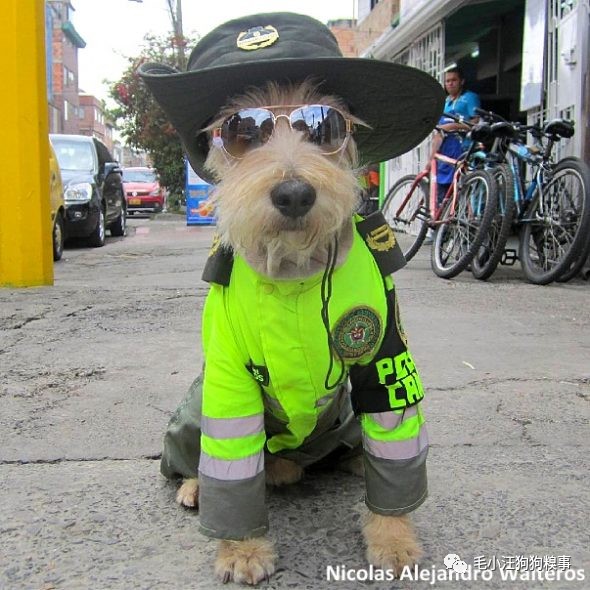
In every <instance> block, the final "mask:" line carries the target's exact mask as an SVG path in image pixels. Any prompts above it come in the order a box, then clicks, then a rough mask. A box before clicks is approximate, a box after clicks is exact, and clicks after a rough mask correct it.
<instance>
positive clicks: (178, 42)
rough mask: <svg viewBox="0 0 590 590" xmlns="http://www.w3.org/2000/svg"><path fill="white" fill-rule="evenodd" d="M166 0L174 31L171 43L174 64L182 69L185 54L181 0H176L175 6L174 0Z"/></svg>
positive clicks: (184, 65)
mask: <svg viewBox="0 0 590 590" xmlns="http://www.w3.org/2000/svg"><path fill="white" fill-rule="evenodd" d="M167 2H168V12H169V13H170V20H171V21H172V30H173V32H174V37H173V39H172V43H173V44H174V46H175V47H176V60H177V64H176V65H177V67H178V68H179V69H180V70H181V71H183V70H185V69H186V55H185V53H184V48H185V44H186V41H185V39H184V32H183V30H182V0H176V8H175V7H174V4H175V0H167Z"/></svg>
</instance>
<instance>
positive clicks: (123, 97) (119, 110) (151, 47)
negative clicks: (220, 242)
mask: <svg viewBox="0 0 590 590" xmlns="http://www.w3.org/2000/svg"><path fill="white" fill-rule="evenodd" d="M177 39H178V38H177V37H158V36H155V35H151V34H148V35H146V36H145V37H144V46H143V47H142V49H141V53H140V54H139V55H138V56H137V57H128V58H127V59H128V62H129V65H128V67H127V69H126V70H125V71H124V72H123V75H122V77H121V79H120V80H118V81H116V82H113V83H111V84H110V87H109V94H110V96H111V98H113V100H114V101H115V102H116V103H117V106H116V107H115V108H114V109H112V110H111V111H110V114H111V116H112V117H113V118H114V119H115V120H116V121H117V124H118V127H119V129H120V131H121V135H122V136H123V137H124V138H125V140H126V143H127V144H128V145H129V146H131V147H134V148H137V149H140V150H145V151H146V152H147V153H148V154H149V156H150V158H151V160H152V163H153V165H154V167H155V168H156V170H157V171H158V174H159V175H160V178H161V181H162V184H163V185H164V186H166V187H167V188H168V190H169V191H170V200H169V203H170V205H172V206H174V204H175V203H178V202H179V201H180V200H181V199H183V198H184V186H185V167H184V155H183V152H182V148H181V145H180V139H179V137H178V134H177V132H176V130H175V129H174V127H173V126H172V124H171V123H170V122H169V121H168V119H167V117H166V115H165V114H164V111H162V109H161V108H160V107H159V106H158V104H157V103H156V101H155V100H154V98H153V97H152V95H151V93H150V92H149V90H148V89H147V87H146V86H145V85H144V83H143V82H142V80H141V78H140V77H139V75H138V74H137V68H138V67H139V66H140V65H141V64H142V63H145V62H148V61H153V62H159V63H165V64H168V65H171V66H174V67H178V65H177V60H178V55H179V52H178V51H177V44H178V42H179V41H178V40H177ZM180 42H181V43H184V44H185V45H186V44H187V39H186V38H182V39H181V40H180ZM190 43H191V44H192V41H190Z"/></svg>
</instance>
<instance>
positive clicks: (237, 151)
mask: <svg viewBox="0 0 590 590" xmlns="http://www.w3.org/2000/svg"><path fill="white" fill-rule="evenodd" d="M273 129H274V121H273V116H272V113H271V112H270V111H267V110H266V109H243V110H241V111H238V112H237V113H235V114H233V115H232V116H231V117H229V118H227V119H226V120H225V121H224V123H223V125H222V126H221V138H222V139H223V145H224V147H225V149H226V150H227V151H228V153H229V154H230V155H232V156H235V157H236V158H241V157H242V156H243V155H244V154H245V153H246V152H248V151H249V150H252V149H254V148H257V147H260V146H261V145H262V144H264V143H266V142H267V141H268V140H269V138H270V136H271V135H272V132H273Z"/></svg>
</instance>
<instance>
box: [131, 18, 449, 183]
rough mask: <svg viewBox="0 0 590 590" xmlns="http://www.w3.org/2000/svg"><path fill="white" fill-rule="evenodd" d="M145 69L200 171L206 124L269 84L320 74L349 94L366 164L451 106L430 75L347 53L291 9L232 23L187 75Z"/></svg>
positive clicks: (324, 83) (413, 141)
mask: <svg viewBox="0 0 590 590" xmlns="http://www.w3.org/2000/svg"><path fill="white" fill-rule="evenodd" d="M139 74H140V76H141V77H142V78H143V80H144V81H145V83H146V84H147V86H148V88H149V89H150V90H151V92H152V93H153V95H154V97H155V98H156V100H157V101H158V103H159V104H160V106H161V107H162V109H163V110H164V111H165V113H166V114H167V116H168V117H169V119H170V121H171V122H172V124H173V125H174V126H175V127H176V129H177V131H178V133H179V135H180V137H181V139H182V143H183V145H184V148H185V150H186V152H187V155H188V158H189V161H190V163H191V165H192V167H193V169H194V170H195V172H197V174H199V175H201V176H203V177H204V178H209V175H208V174H207V172H205V171H204V170H203V164H204V162H205V158H206V157H207V153H208V151H209V143H208V139H207V137H206V134H204V133H202V131H201V130H202V129H203V128H204V127H206V126H207V125H208V123H209V122H211V121H212V120H213V118H214V117H215V116H216V115H217V113H218V112H219V110H220V108H221V107H222V106H223V105H224V104H225V103H226V102H227V100H228V99H229V98H231V97H233V96H236V95H238V94H242V93H243V92H244V91H245V90H246V89H247V88H248V87H251V86H262V85H264V83H265V82H267V81H271V80H273V81H276V82H278V83H281V82H295V83H297V82H300V81H303V80H305V79H306V78H310V77H311V78H312V79H313V80H314V81H317V82H319V83H320V91H322V92H325V93H326V94H334V95H337V96H339V97H341V98H342V99H343V100H344V101H345V102H346V103H347V105H348V107H349V109H350V112H351V113H352V114H353V115H355V116H356V117H358V118H360V119H362V120H363V121H365V122H366V123H367V124H368V125H370V128H365V127H361V126H358V127H357V128H356V130H355V134H354V138H355V140H356V142H357V146H358V149H359V154H360V157H361V161H362V163H363V164H369V163H375V162H381V161H384V160H389V159H391V158H394V157H395V156H399V155H400V154H403V153H404V152H407V151H408V150H410V149H411V148H413V147H414V146H415V145H417V144H418V143H420V142H421V141H422V140H423V139H424V138H425V137H426V135H428V133H429V132H430V131H431V130H432V129H433V128H434V126H435V125H436V124H437V122H438V119H439V117H440V114H441V113H442V110H443V105H444V92H443V89H442V87H441V85H440V84H439V83H438V82H437V81H436V80H435V79H434V78H433V77H432V76H430V75H429V74H427V73H425V72H423V71H421V70H417V69H415V68H410V67H407V66H402V65H399V64H394V63H390V62H386V61H379V60H374V59H365V58H348V57H343V56H342V53H341V51H340V49H339V47H338V43H337V41H336V38H335V37H334V35H333V34H332V33H331V31H330V30H329V29H328V28H327V27H326V26H325V25H323V24H322V23H320V22H319V21H317V20H315V19H313V18H311V17H309V16H305V15H301V14H293V13H289V12H275V13H267V14H254V15H251V16H244V17H240V18H237V19H235V20H232V21H229V22H226V23H224V24H222V25H220V26H219V27H217V28H216V29H213V30H212V31H211V32H210V33H209V34H207V35H206V36H205V37H203V38H202V39H201V40H200V41H199V42H198V43H197V45H196V46H195V48H194V49H193V51H192V53H191V56H190V59H189V62H188V66H187V71H186V72H178V71H177V70H175V69H174V68H171V67H170V66H167V65H163V64H156V63H146V64H143V65H142V66H141V67H140V68H139Z"/></svg>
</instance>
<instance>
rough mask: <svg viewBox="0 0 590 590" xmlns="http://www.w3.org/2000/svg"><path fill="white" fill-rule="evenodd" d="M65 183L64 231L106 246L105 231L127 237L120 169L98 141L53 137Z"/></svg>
mask: <svg viewBox="0 0 590 590" xmlns="http://www.w3.org/2000/svg"><path fill="white" fill-rule="evenodd" d="M49 139H50V140H51V143H52V145H53V148H54V149H55V154H56V156H57V161H58V162H59V167H60V170H61V176H62V180H63V183H64V201H65V206H66V215H65V231H66V236H67V237H68V238H85V239H86V240H87V241H88V243H89V245H91V246H94V247H100V246H104V243H105V234H106V229H107V228H108V229H109V230H110V232H111V235H112V236H124V235H125V229H126V207H127V204H126V201H125V192H124V189H123V181H122V174H121V168H120V167H119V164H118V162H115V161H114V160H113V157H112V156H111V154H110V152H109V150H108V149H107V147H106V146H105V145H104V144H103V143H102V142H101V141H99V140H98V139H96V138H95V137H87V136H85V135H60V134H50V136H49Z"/></svg>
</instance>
